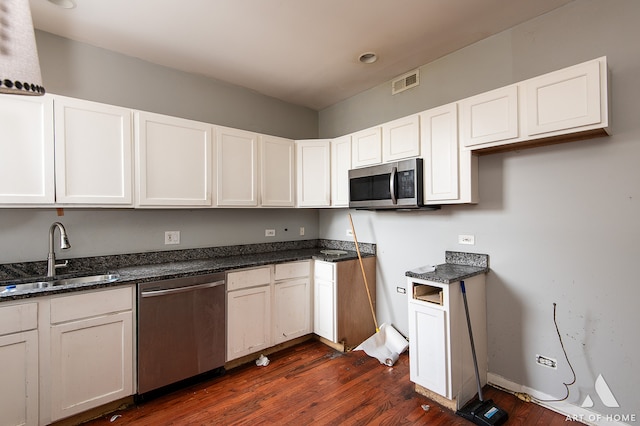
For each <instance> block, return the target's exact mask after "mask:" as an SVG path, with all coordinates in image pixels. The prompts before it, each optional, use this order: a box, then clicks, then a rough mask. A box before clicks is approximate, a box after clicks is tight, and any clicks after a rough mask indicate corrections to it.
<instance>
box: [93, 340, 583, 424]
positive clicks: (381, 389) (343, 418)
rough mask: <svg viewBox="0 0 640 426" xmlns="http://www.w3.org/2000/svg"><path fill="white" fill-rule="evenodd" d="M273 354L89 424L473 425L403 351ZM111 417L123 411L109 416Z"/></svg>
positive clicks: (529, 413)
mask: <svg viewBox="0 0 640 426" xmlns="http://www.w3.org/2000/svg"><path fill="white" fill-rule="evenodd" d="M269 359H270V361H271V362H270V364H269V365H268V366H266V367H257V366H256V365H255V364H254V363H250V364H246V365H243V366H240V367H237V368H234V369H232V370H230V371H227V373H226V374H225V375H223V376H220V377H217V378H213V379H210V380H207V381H203V382H200V383H196V384H193V385H190V386H187V387H185V388H182V389H180V390H176V391H173V392H171V393H168V394H165V395H162V396H158V397H156V398H153V399H150V400H147V401H144V402H141V403H138V404H137V405H136V406H134V407H130V408H128V409H126V410H122V411H118V412H115V413H111V414H109V415H107V416H104V417H103V418H99V419H96V420H93V421H91V422H88V423H85V424H86V425H113V426H124V425H153V426H157V425H236V424H251V425H258V424H265V425H271V424H276V425H289V424H290V425H310V424H313V425H412V424H427V425H470V424H472V423H470V422H468V421H466V420H464V419H463V418H461V417H458V416H456V415H455V413H453V412H451V411H450V410H448V409H446V408H443V407H442V406H440V405H438V404H436V403H435V402H433V401H430V400H428V399H427V398H426V397H424V396H422V395H419V394H417V393H416V392H415V391H414V385H413V384H412V383H411V382H410V381H409V357H408V355H407V353H406V352H405V353H404V354H403V355H402V356H401V357H400V359H399V360H398V362H396V364H395V365H394V366H393V367H386V366H383V365H381V364H380V363H379V362H378V361H377V360H376V359H373V358H370V357H368V356H367V355H366V354H365V353H364V352H361V351H356V352H348V353H341V352H338V351H335V350H334V349H332V348H330V347H328V346H326V345H324V344H322V343H320V342H318V341H315V340H309V341H307V342H304V343H302V344H299V345H297V346H294V347H292V348H289V349H285V350H283V351H280V352H278V353H275V354H271V355H269ZM484 393H485V398H492V399H493V400H494V402H495V403H496V404H498V406H500V407H501V408H503V409H504V410H506V411H507V412H508V413H509V422H508V423H507V424H509V425H540V426H543V425H544V426H553V425H566V422H565V416H563V415H561V414H558V413H554V412H552V411H550V410H547V409H545V408H543V407H540V406H538V405H535V404H532V403H525V402H523V401H520V400H519V399H517V398H516V397H514V396H513V395H510V394H508V393H505V392H502V391H499V390H497V389H495V388H492V387H487V388H486V391H485V392H484ZM426 406H428V407H426ZM425 408H427V409H426V410H425ZM114 415H119V416H121V417H118V418H116V419H115V420H113V421H111V418H112V417H113V416H114ZM572 424H577V423H572Z"/></svg>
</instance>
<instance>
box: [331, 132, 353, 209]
mask: <svg viewBox="0 0 640 426" xmlns="http://www.w3.org/2000/svg"><path fill="white" fill-rule="evenodd" d="M349 169H351V136H349V135H347V136H343V137H340V138H336V139H334V140H332V141H331V205H332V206H333V207H349Z"/></svg>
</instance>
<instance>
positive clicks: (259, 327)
mask: <svg viewBox="0 0 640 426" xmlns="http://www.w3.org/2000/svg"><path fill="white" fill-rule="evenodd" d="M270 346H271V286H270V285H264V286H260V287H254V288H247V289H243V290H235V291H229V292H228V293H227V361H231V360H233V359H236V358H239V357H241V356H244V355H249V354H251V353H254V352H256V351H259V350H261V349H264V348H268V347H270Z"/></svg>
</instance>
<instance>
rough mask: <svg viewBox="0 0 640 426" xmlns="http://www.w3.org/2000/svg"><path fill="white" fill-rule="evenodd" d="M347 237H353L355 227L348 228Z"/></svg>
mask: <svg viewBox="0 0 640 426" xmlns="http://www.w3.org/2000/svg"><path fill="white" fill-rule="evenodd" d="M347 237H353V229H347Z"/></svg>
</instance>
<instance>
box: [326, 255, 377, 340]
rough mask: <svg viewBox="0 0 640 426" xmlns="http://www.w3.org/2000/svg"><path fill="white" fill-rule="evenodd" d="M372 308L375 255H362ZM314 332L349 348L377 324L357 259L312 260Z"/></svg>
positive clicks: (363, 338) (362, 338) (369, 333)
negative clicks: (363, 256)
mask: <svg viewBox="0 0 640 426" xmlns="http://www.w3.org/2000/svg"><path fill="white" fill-rule="evenodd" d="M362 262H363V265H364V270H365V274H366V276H367V282H368V284H369V292H370V293H371V299H372V301H373V307H374V309H375V306H376V305H375V301H376V258H375V257H365V258H363V259H362ZM314 295H315V297H314V333H315V334H317V335H319V336H321V337H324V338H325V339H327V340H328V341H330V342H332V343H335V344H336V345H337V346H338V347H340V348H344V349H351V348H354V347H356V346H358V345H359V344H360V343H362V342H363V341H365V340H366V339H368V338H369V337H371V336H372V335H373V334H375V332H376V327H375V324H374V321H373V316H372V314H371V308H370V307H369V300H368V298H367V291H366V289H365V286H364V279H363V277H362V272H361V270H360V264H359V262H358V260H346V261H341V262H325V261H319V260H316V261H315V276H314Z"/></svg>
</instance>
